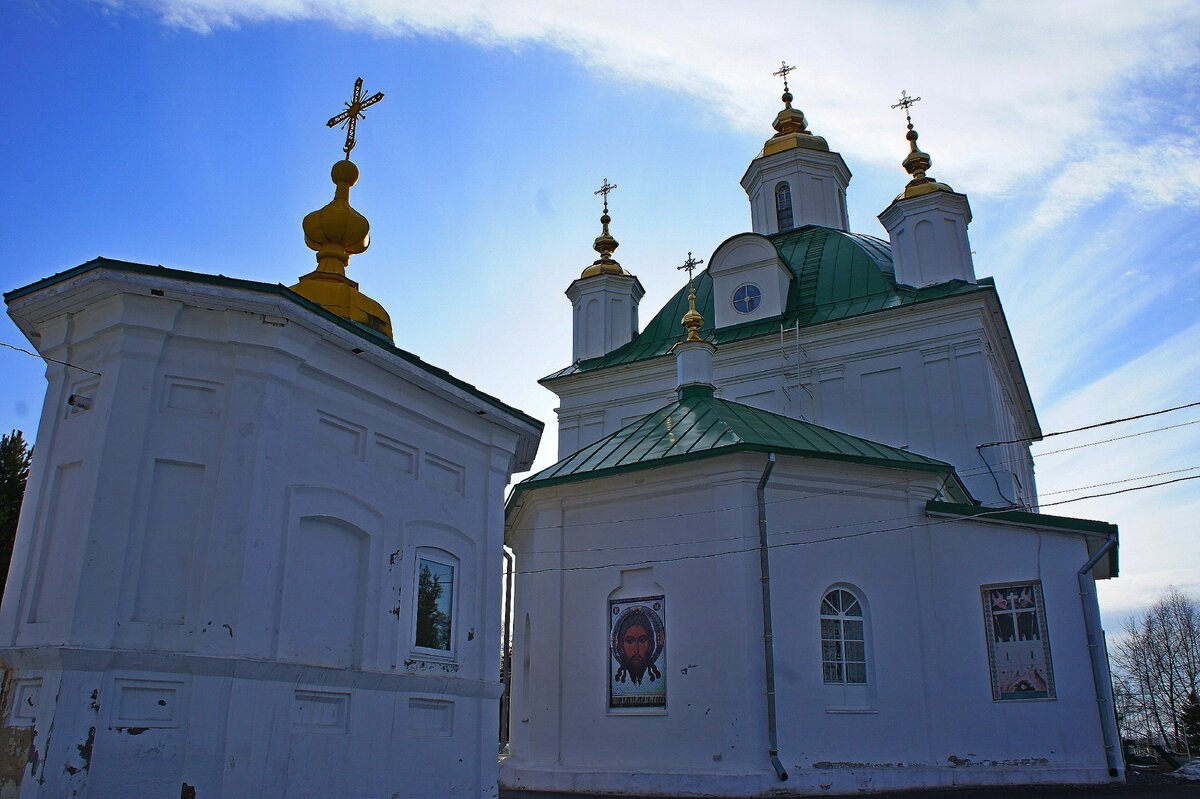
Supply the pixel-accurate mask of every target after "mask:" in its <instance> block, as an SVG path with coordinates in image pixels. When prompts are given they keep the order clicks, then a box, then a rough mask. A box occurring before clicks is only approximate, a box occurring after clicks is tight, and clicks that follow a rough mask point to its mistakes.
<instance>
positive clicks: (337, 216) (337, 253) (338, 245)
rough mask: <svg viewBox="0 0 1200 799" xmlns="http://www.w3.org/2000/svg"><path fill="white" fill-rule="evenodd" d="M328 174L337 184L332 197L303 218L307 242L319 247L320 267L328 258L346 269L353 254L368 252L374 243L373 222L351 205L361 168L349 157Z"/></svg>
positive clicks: (316, 247) (318, 266)
mask: <svg viewBox="0 0 1200 799" xmlns="http://www.w3.org/2000/svg"><path fill="white" fill-rule="evenodd" d="M329 176H330V178H331V179H332V180H333V183H334V185H335V186H337V188H336V189H335V190H334V194H333V200H332V201H330V203H329V204H328V205H326V206H325V207H324V208H321V209H318V210H316V211H313V212H312V213H311V214H309V215H308V216H306V217H304V243H305V244H307V245H308V246H309V248H310V249H313V250H316V252H317V268H318V269H320V268H322V267H323V266H325V264H324V263H323V262H324V261H326V260H327V259H332V260H334V261H337V262H338V263H340V264H341V266H342V267H343V268H345V266H346V265H347V264H348V263H349V262H350V256H351V255H358V254H359V253H362V252H366V250H367V247H369V246H370V245H371V223H370V222H368V221H367V218H366V217H365V216H363V215H362V214H360V213H359V212H358V211H355V210H354V209H353V208H351V207H350V187H351V186H353V185H354V184H355V183H357V182H358V167H357V166H355V164H354V162H353V161H350V160H343V161H338V162H337V163H336V164H334V165H333V169H332V170H330V173H329Z"/></svg>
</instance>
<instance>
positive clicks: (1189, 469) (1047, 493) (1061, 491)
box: [1040, 466, 1200, 497]
mask: <svg viewBox="0 0 1200 799" xmlns="http://www.w3.org/2000/svg"><path fill="white" fill-rule="evenodd" d="M1197 469H1200V466H1188V467H1187V468H1186V469H1172V470H1170V471H1168V472H1155V473H1154V474H1143V475H1139V476H1137V477H1126V478H1123V479H1121V480H1109V481H1108V482H1106V483H1092V484H1091V485H1088V486H1078V487H1077V488H1060V489H1059V490H1058V491H1042V492H1040V494H1041V496H1043V497H1051V496H1054V495H1055V494H1070V493H1071V492H1072V491H1087V490H1088V489H1089V488H1100V487H1101V486H1114V485H1119V484H1120V483H1132V482H1133V481H1134V480H1149V479H1150V478H1151V477H1162V476H1164V475H1168V474H1182V473H1183V472H1194V471H1196V470H1197Z"/></svg>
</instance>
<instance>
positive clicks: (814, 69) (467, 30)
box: [96, 0, 1200, 231]
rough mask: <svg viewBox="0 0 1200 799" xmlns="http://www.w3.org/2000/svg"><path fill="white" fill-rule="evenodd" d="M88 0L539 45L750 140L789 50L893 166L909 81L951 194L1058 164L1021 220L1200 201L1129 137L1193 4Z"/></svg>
mask: <svg viewBox="0 0 1200 799" xmlns="http://www.w3.org/2000/svg"><path fill="white" fill-rule="evenodd" d="M96 2H100V3H102V4H103V5H105V6H106V7H108V8H110V9H116V10H122V9H124V10H134V11H138V10H140V11H148V12H150V13H152V14H155V15H157V16H158V17H159V18H160V19H161V20H162V21H163V22H164V23H166V24H168V25H172V26H176V27H180V28H186V29H190V30H193V31H196V32H199V33H208V32H211V31H213V30H215V29H218V28H225V27H233V26H237V25H239V24H253V23H262V22H272V21H300V20H319V21H325V22H329V23H333V24H336V25H339V26H342V27H352V28H360V29H365V30H370V31H372V32H374V33H377V34H382V35H397V36H405V35H412V34H425V35H438V36H452V37H458V38H461V39H463V40H465V41H469V42H473V43H477V44H480V45H484V46H506V47H517V46H522V45H542V46H548V47H553V48H557V49H559V50H561V51H564V52H566V53H569V54H570V55H572V56H573V57H575V58H577V59H578V60H579V61H580V62H581V63H582V64H583V65H585V66H586V67H588V68H591V69H593V70H596V71H597V72H598V73H603V74H605V75H608V76H611V77H613V78H616V79H620V80H626V81H638V82H643V83H647V84H655V85H658V86H662V87H665V88H668V89H671V90H676V91H679V92H681V93H684V94H686V95H691V96H693V97H695V98H699V99H703V100H704V101H705V102H707V103H708V104H709V105H710V106H711V107H712V109H713V110H714V112H715V113H717V114H719V115H721V116H722V117H724V118H725V119H726V120H727V121H728V123H729V124H730V125H732V126H734V127H735V128H737V129H739V130H743V131H746V132H748V133H749V132H754V133H761V132H762V127H763V124H762V121H763V120H764V119H766V118H769V115H770V114H771V113H772V112H773V110H774V107H775V105H776V101H775V99H774V91H773V89H772V88H769V87H771V86H772V84H771V82H770V81H771V79H770V77H769V72H770V70H771V69H772V68H773V65H775V64H778V62H779V59H781V58H786V59H790V60H792V61H794V62H795V63H797V64H799V65H800V67H801V68H800V70H799V71H798V72H797V73H796V75H795V76H794V77H793V89H794V93H795V94H796V96H797V104H798V105H799V106H801V107H802V108H804V109H805V111H806V112H807V113H808V115H809V117H810V119H811V122H812V126H813V128H814V129H815V130H816V131H817V132H819V133H821V134H822V135H825V136H827V138H829V140H830V141H831V142H833V143H834V144H835V145H836V146H837V147H838V148H839V149H840V150H842V151H843V152H845V153H846V154H847V155H851V156H853V158H854V159H856V160H859V161H860V162H861V161H868V162H872V163H876V164H889V165H890V164H894V163H896V162H897V161H898V160H899V158H900V156H902V155H903V151H904V145H905V143H904V141H903V138H902V136H901V135H900V134H901V133H902V127H901V120H900V118H899V117H898V116H897V113H896V112H894V111H891V110H889V107H888V106H889V105H890V104H891V103H892V102H894V100H895V95H896V94H898V92H899V89H900V88H902V87H907V88H908V89H910V90H912V91H913V93H914V94H919V95H921V96H923V97H924V98H925V100H924V102H923V104H922V105H921V106H919V107H918V109H917V121H918V128H919V130H921V131H922V140H921V141H922V144H923V145H924V146H926V148H927V149H928V150H929V151H930V152H932V153H933V154H934V157H935V162H936V166H937V168H936V169H935V170H934V172H935V174H938V175H939V176H940V177H943V178H944V179H946V180H952V182H954V183H955V185H956V186H958V187H959V188H960V189H965V190H969V191H972V192H975V193H980V194H1003V193H1005V192H1008V191H1010V190H1012V189H1013V188H1014V187H1016V186H1019V185H1020V184H1021V183H1022V182H1023V181H1028V180H1030V179H1032V178H1035V177H1039V176H1044V175H1047V174H1051V173H1052V174H1054V175H1055V177H1054V178H1053V179H1052V181H1051V182H1050V183H1049V185H1048V188H1047V190H1046V192H1045V195H1044V199H1043V201H1042V203H1041V204H1040V205H1039V207H1038V210H1037V212H1036V213H1035V214H1034V215H1033V221H1032V222H1031V225H1032V226H1033V227H1032V228H1031V231H1033V230H1041V229H1044V228H1045V227H1046V226H1049V225H1053V224H1054V223H1055V222H1056V221H1058V220H1061V219H1062V218H1064V217H1065V216H1067V215H1069V214H1071V213H1073V212H1075V211H1078V210H1080V209H1082V208H1084V207H1086V206H1087V205H1090V204H1092V203H1095V202H1098V201H1099V200H1101V199H1103V198H1104V197H1105V196H1107V195H1108V194H1109V193H1110V192H1112V191H1113V190H1115V189H1116V188H1118V187H1132V188H1133V190H1134V192H1135V197H1136V198H1137V199H1138V200H1139V201H1141V202H1144V203H1149V204H1160V203H1188V204H1193V205H1194V204H1200V167H1197V163H1198V162H1200V146H1198V142H1197V139H1196V138H1195V137H1194V136H1188V135H1176V134H1170V133H1164V134H1163V135H1161V136H1160V135H1159V134H1158V133H1156V132H1155V130H1153V129H1152V128H1153V127H1154V126H1150V128H1151V129H1150V130H1149V138H1147V128H1145V127H1143V128H1141V129H1139V130H1138V131H1137V132H1136V137H1135V133H1134V131H1132V130H1131V126H1130V125H1129V122H1130V121H1131V120H1132V119H1133V118H1135V117H1137V116H1138V114H1139V110H1138V109H1144V108H1146V107H1147V106H1148V105H1151V104H1152V103H1153V101H1154V97H1153V92H1154V91H1155V90H1156V88H1155V87H1157V89H1161V88H1162V86H1163V85H1164V83H1166V84H1170V83H1171V82H1172V81H1184V82H1185V81H1186V80H1187V76H1188V75H1189V74H1191V71H1192V70H1194V69H1195V68H1196V67H1197V66H1198V65H1200V46H1198V45H1197V42H1200V5H1197V4H1196V3H1194V2H1190V1H1189V0H1158V2H1141V3H1128V2H1119V1H1118V0H1113V1H1111V2H1090V3H1087V4H1080V3H1057V4H1047V3H1038V4H1030V3H1013V2H983V3H959V2H943V3H922V4H920V5H908V4H897V3H885V2H867V3H845V2H834V0H823V1H820V2H806V3H790V4H780V3H778V2H770V1H769V0H753V1H752V2H745V3H738V4H730V3H723V2H715V1H714V0H700V1H699V2H694V3H689V4H688V5H687V6H686V8H685V7H683V6H682V5H679V4H674V3H635V2H625V3H622V2H612V3H606V4H604V5H603V6H597V5H596V4H594V3H580V2H535V1H532V0H509V1H508V2H504V3H489V2H484V0H474V1H470V0H466V1H463V0H460V1H459V2H454V1H453V0H448V1H447V2H441V3H427V2H422V1H421V0H96ZM1117 98H1119V99H1117ZM1118 109H1119V110H1118ZM1176 121H1177V122H1179V120H1176ZM1193 121H1195V120H1193ZM1159 122H1161V120H1159ZM942 165H945V166H944V167H943V166H942ZM938 170H941V171H940V172H939V171H938Z"/></svg>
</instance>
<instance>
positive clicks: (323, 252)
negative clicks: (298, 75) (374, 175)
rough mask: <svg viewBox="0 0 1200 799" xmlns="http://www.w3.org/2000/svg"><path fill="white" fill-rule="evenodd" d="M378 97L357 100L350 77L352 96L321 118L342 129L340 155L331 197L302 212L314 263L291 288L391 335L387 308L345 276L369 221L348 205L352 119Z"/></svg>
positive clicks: (365, 241) (354, 177)
mask: <svg viewBox="0 0 1200 799" xmlns="http://www.w3.org/2000/svg"><path fill="white" fill-rule="evenodd" d="M382 99H383V93H382V92H378V93H376V94H375V95H374V96H372V97H369V98H368V99H366V100H363V99H362V78H359V79H358V80H356V81H355V82H354V96H353V99H352V100H351V101H350V102H348V103H346V104H345V105H346V110H345V111H343V112H342V113H340V114H338V115H337V116H335V117H334V118H333V119H331V120H329V121H328V122H327V123H325V124H326V125H327V126H328V127H331V128H332V127H333V126H334V125H336V124H338V123H339V122H341V123H344V127H345V128H346V143H345V145H344V146H343V147H342V150H343V151H344V152H345V153H346V157H345V158H344V159H343V160H341V161H338V162H336V163H334V165H333V169H332V170H331V171H330V175H329V176H330V179H332V180H333V183H334V185H335V186H336V188H335V189H334V192H333V200H332V201H330V202H329V204H328V205H326V206H325V207H324V208H320V209H318V210H316V211H313V212H312V213H311V214H309V215H308V216H306V217H304V243H305V244H307V245H308V246H309V248H310V249H312V250H315V251H316V253H317V268H316V270H314V271H312V272H309V273H308V274H307V275H304V276H303V277H301V278H300V282H299V283H297V284H296V285H294V286H292V290H293V291H295V292H296V293H297V294H299V295H300V296H302V297H304V298H306V299H308V300H311V301H312V302H315V303H317V304H318V305H320V306H322V307H324V308H325V309H327V310H329V311H332V312H333V313H335V314H337V315H339V316H343V317H346V318H347V319H352V320H353V321H355V322H359V323H361V324H363V325H366V326H367V327H369V328H371V329H372V330H376V331H378V332H380V333H383V334H384V335H385V336H387V337H388V338H389V339H391V337H392V322H391V318H390V317H389V316H388V314H387V311H385V310H384V309H383V306H382V305H380V304H379V303H377V302H376V301H375V300H373V299H371V298H370V297H368V296H366V295H365V294H363V293H362V292H361V291H359V290H358V283H356V282H355V281H353V280H351V279H350V278H348V277H346V267H347V265H349V263H350V256H351V255H358V254H359V253H363V252H366V250H367V247H369V246H371V224H370V222H368V221H367V218H366V217H365V216H363V215H362V214H360V213H359V212H358V211H356V210H354V208H352V207H351V206H350V187H351V186H353V185H354V184H355V183H357V182H358V176H359V172H358V167H357V166H356V165H355V164H354V162H353V161H351V160H350V151H351V150H353V149H354V144H355V137H354V134H355V127H356V122H357V121H358V120H359V119H362V118H363V113H362V110H363V109H364V108H366V107H367V106H370V105H374V104H375V103H377V102H379V101H380V100H382Z"/></svg>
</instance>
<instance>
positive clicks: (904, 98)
mask: <svg viewBox="0 0 1200 799" xmlns="http://www.w3.org/2000/svg"><path fill="white" fill-rule="evenodd" d="M920 100H921V98H920V97H909V96H908V89H901V90H900V102H898V103H896V104H895V105H893V106H892V108H903V109H904V118H905V119H907V120H908V126H909V127H910V128H911V127H912V115H911V114H909V113H908V109H910V108H912V107H913V103H917V102H920Z"/></svg>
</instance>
